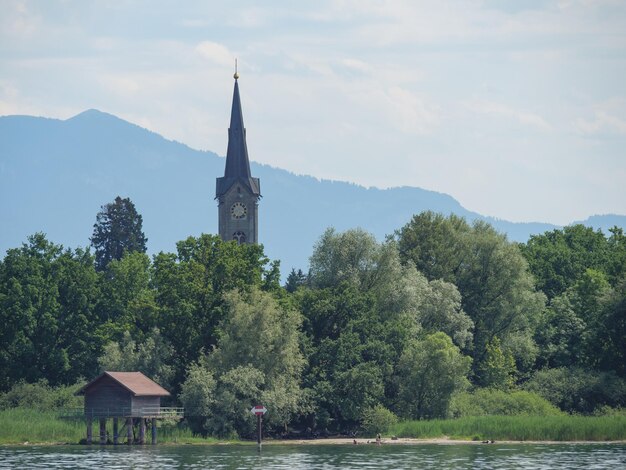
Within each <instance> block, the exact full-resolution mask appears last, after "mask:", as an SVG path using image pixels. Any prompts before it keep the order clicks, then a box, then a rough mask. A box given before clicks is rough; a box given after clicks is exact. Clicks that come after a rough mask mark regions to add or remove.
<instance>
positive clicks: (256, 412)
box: [250, 405, 267, 451]
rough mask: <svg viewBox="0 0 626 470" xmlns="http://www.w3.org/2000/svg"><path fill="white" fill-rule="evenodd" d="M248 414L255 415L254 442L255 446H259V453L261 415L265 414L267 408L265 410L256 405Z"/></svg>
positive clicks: (261, 406)
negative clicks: (255, 435) (255, 434)
mask: <svg viewBox="0 0 626 470" xmlns="http://www.w3.org/2000/svg"><path fill="white" fill-rule="evenodd" d="M250 413H252V414H254V415H256V432H257V437H256V442H257V445H258V446H259V451H261V436H262V426H263V415H264V414H265V413H267V408H265V407H264V406H263V405H256V406H253V407H252V409H251V410H250Z"/></svg>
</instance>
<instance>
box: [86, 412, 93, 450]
mask: <svg viewBox="0 0 626 470" xmlns="http://www.w3.org/2000/svg"><path fill="white" fill-rule="evenodd" d="M92 440H93V418H92V417H91V416H87V444H89V445H91V443H92Z"/></svg>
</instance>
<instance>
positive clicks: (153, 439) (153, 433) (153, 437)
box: [152, 418, 157, 445]
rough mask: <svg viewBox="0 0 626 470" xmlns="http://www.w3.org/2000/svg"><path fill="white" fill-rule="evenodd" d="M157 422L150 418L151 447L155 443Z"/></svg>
mask: <svg viewBox="0 0 626 470" xmlns="http://www.w3.org/2000/svg"><path fill="white" fill-rule="evenodd" d="M156 424H157V420H156V419H155V418H152V445H155V444H156V443H157V426H156Z"/></svg>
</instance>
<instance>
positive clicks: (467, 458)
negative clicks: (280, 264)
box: [0, 444, 626, 470]
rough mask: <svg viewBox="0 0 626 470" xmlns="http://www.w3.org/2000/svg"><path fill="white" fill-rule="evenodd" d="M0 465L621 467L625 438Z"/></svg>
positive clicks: (29, 460)
mask: <svg viewBox="0 0 626 470" xmlns="http://www.w3.org/2000/svg"><path fill="white" fill-rule="evenodd" d="M0 468H19V469H22V468H25V469H29V468H46V469H48V468H49V469H61V468H63V469H69V468H77V469H81V468H85V469H87V468H89V469H93V468H112V469H115V468H119V469H122V468H123V469H129V468H136V469H141V468H159V469H160V468H164V469H168V468H202V469H211V468H216V469H217V468H219V469H252V468H279V469H280V468H283V469H290V470H294V469H334V468H341V469H351V468H354V469H405V468H406V469H409V468H410V469H415V468H433V469H435V468H436V469H465V468H467V469H470V468H471V469H477V468H478V469H483V468H484V469H491V468H498V469H512V468H515V469H517V468H519V469H551V470H554V469H559V468H567V469H582V468H584V469H588V470H591V469H604V468H607V469H609V468H610V469H621V468H626V444H485V445H474V444H442V445H435V444H432V445H431V444H419V445H399V444H398V445H395V444H394V445H383V446H375V445H360V446H350V445H345V446H344V445H323V444H320V445H310V446H307V445H265V446H264V447H263V450H262V452H261V453H259V452H258V451H257V449H256V447H254V446H169V445H167V446H166V445H161V446H155V447H148V446H146V447H131V448H128V447H124V446H119V447H112V446H108V447H102V448H100V447H96V446H93V447H86V446H54V447H45V446H27V447H17V446H16V447H0Z"/></svg>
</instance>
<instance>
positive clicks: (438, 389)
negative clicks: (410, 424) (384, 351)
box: [398, 332, 471, 419]
mask: <svg viewBox="0 0 626 470" xmlns="http://www.w3.org/2000/svg"><path fill="white" fill-rule="evenodd" d="M470 364H471V359H470V358H469V357H467V356H463V355H462V354H461V352H460V351H459V348H457V347H456V346H454V344H452V340H451V339H450V337H448V336H447V335H446V334H445V333H441V332H439V333H435V334H432V335H429V336H427V337H426V338H425V339H424V340H423V341H418V342H414V343H412V344H410V345H409V346H408V347H407V349H406V350H405V351H404V353H403V354H402V357H401V358H400V362H399V364H398V382H399V384H400V392H399V405H398V412H399V413H400V415H401V416H403V417H405V418H413V419H432V418H444V417H446V416H447V414H448V408H449V406H450V400H451V398H452V395H453V394H454V393H455V392H458V391H461V390H463V389H464V388H465V387H466V386H467V385H468V384H469V383H468V381H467V374H468V372H469V369H470Z"/></svg>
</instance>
